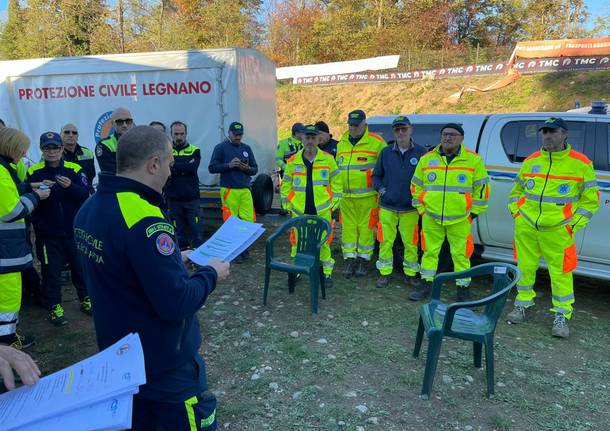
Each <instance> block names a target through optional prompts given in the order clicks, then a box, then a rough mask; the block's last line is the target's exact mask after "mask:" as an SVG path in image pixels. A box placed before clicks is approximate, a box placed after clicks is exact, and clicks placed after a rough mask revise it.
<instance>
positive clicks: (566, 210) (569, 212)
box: [563, 202, 573, 220]
mask: <svg viewBox="0 0 610 431" xmlns="http://www.w3.org/2000/svg"><path fill="white" fill-rule="evenodd" d="M572 215H573V214H572V202H569V203H567V204H566V205H565V206H564V207H563V216H564V217H565V220H568V219H569V218H571V217H572Z"/></svg>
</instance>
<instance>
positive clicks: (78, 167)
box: [64, 161, 83, 174]
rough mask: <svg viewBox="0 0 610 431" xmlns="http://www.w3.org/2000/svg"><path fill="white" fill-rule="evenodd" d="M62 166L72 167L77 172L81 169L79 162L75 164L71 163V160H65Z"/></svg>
mask: <svg viewBox="0 0 610 431" xmlns="http://www.w3.org/2000/svg"><path fill="white" fill-rule="evenodd" d="M64 166H65V167H66V168H68V169H72V170H73V171H74V172H76V173H77V174H78V173H79V172H80V171H81V170H82V169H83V168H82V167H81V166H80V165H79V164H76V163H73V162H65V161H64Z"/></svg>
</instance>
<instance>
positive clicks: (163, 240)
mask: <svg viewBox="0 0 610 431" xmlns="http://www.w3.org/2000/svg"><path fill="white" fill-rule="evenodd" d="M156 243H157V251H158V252H159V253H161V255H162V256H171V255H172V254H173V253H174V250H176V243H175V242H174V240H173V239H172V237H171V236H169V235H168V234H166V233H162V234H161V235H159V236H158V237H157V240H156Z"/></svg>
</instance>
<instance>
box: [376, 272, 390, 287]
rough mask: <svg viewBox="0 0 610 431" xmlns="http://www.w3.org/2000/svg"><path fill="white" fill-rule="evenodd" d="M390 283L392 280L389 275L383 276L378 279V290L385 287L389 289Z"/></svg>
mask: <svg viewBox="0 0 610 431" xmlns="http://www.w3.org/2000/svg"><path fill="white" fill-rule="evenodd" d="M389 282H390V279H389V278H388V276H387V275H382V276H380V277H379V278H378V279H377V284H376V286H377V288H378V289H383V288H384V287H388V283H389Z"/></svg>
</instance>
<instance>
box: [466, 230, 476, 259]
mask: <svg viewBox="0 0 610 431" xmlns="http://www.w3.org/2000/svg"><path fill="white" fill-rule="evenodd" d="M472 253H474V241H473V240H472V234H470V235H468V238H466V257H467V258H468V259H470V256H472Z"/></svg>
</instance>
